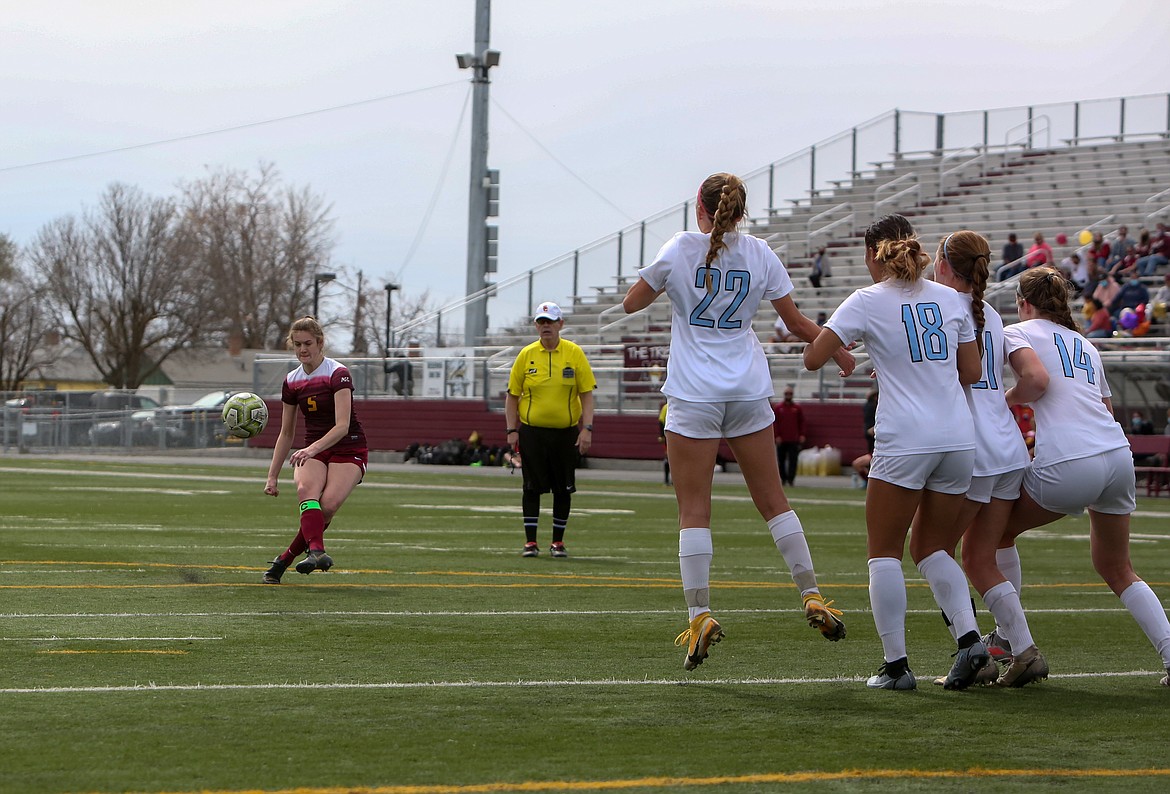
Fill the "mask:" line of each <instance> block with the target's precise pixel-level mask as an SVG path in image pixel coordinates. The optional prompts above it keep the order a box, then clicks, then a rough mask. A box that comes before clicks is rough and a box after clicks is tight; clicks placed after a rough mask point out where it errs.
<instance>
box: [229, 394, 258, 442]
mask: <svg viewBox="0 0 1170 794" xmlns="http://www.w3.org/2000/svg"><path fill="white" fill-rule="evenodd" d="M223 424H224V427H226V428H227V431H228V434H229V435H232V436H235V437H236V438H252V437H253V436H257V435H259V434H260V432H261V431H263V430H264V426H265V425H267V424H268V406H267V405H266V404H265V402H264V400H262V399H261V398H260V396H259V395H256V394H253V393H252V392H250V391H242V392H240V393H239V394H233V395H232V396H231V397H229V398H228V401H227V402H226V403H224V404H223Z"/></svg>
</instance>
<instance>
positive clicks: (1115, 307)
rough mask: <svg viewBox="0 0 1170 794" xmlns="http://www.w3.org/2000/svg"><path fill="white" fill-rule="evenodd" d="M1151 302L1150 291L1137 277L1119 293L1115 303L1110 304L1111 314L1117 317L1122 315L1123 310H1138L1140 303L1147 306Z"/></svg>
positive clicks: (1128, 282) (1127, 283)
mask: <svg viewBox="0 0 1170 794" xmlns="http://www.w3.org/2000/svg"><path fill="white" fill-rule="evenodd" d="M1149 302H1150V291H1149V290H1148V289H1146V285H1145V284H1143V283H1142V280H1141V279H1140V278H1138V277H1137V276H1136V275H1135V276H1132V277H1131V278H1130V279H1129V281H1127V282H1125V284H1124V285H1123V286H1122V287H1121V289H1119V290H1118V291H1117V295H1116V296H1115V297H1114V298H1113V302H1112V303H1110V304H1109V313H1110V314H1112V315H1113V316H1114V317H1116V316H1117V315H1118V314H1120V313H1121V310H1122V309H1136V308H1137V306H1138V304H1139V303H1141V304H1145V303H1149Z"/></svg>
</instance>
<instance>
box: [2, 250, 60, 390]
mask: <svg viewBox="0 0 1170 794" xmlns="http://www.w3.org/2000/svg"><path fill="white" fill-rule="evenodd" d="M42 293H43V290H42V289H41V287H40V285H38V284H37V283H36V282H35V281H34V279H33V278H32V277H31V276H30V275H29V274H28V273H25V272H24V271H23V270H22V269H21V268H20V266H19V263H18V262H17V248H16V244H15V243H14V242H12V240H11V239H10V238H9V237H7V236H6V235H3V234H0V339H3V340H4V343H3V344H0V390H2V391H15V390H16V389H18V388H19V387H20V384H21V383H22V382H23V381H25V380H27V379H28V377H29V375H31V374H32V373H33V372H34V371H35V370H36V369H38V368H39V367H42V366H47V365H48V364H50V363H52V361H53V358H54V356H55V354H56V352H57V349H56V348H55V347H54V346H51V345H46V343H45V342H46V338H47V337H48V336H49V332H50V331H51V330H52V329H53V327H54V322H53V319H52V314H50V313H49V312H48V311H46V309H45V302H44V300H45V299H44V295H43V294H42Z"/></svg>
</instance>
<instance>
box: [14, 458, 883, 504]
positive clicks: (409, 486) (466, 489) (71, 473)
mask: <svg viewBox="0 0 1170 794" xmlns="http://www.w3.org/2000/svg"><path fill="white" fill-rule="evenodd" d="M3 472H14V473H17V474H36V475H58V476H64V477H126V478H136V479H147V480H164V481H171V482H199V483H211V484H213V485H214V484H220V485H222V484H223V483H229V482H230V483H250V484H252V485H255V486H257V488H258V489H262V488H263V484H264V481H263V480H262V479H261V477H260V476H259V475H257V476H254V477H230V476H225V475H210V474H173V473H164V472H134V471H103V472H96V471H75V470H73V469H57V468H45V469H40V468H25V467H21V466H4V467H0V473H3ZM361 487H362V489H363V490H364V489H368V488H374V489H379V490H383V489H384V490H394V491H457V492H459V493H481V494H508V495H512V494H514V493H516V490H517V489H516V487H515V486H514V485H501V486H498V487H494V488H489V487H484V486H475V485H463V484H460V485H425V484H420V483H383V482H364V483H362V485H361ZM589 494H590V495H597V496H615V497H621V498H628V499H653V500H659V501H661V500H667V501H671V502H673V501H675V496H674V491H673V490H669V491H665V492H663V493H641V492H636V491H597V490H592V489H591V490H589ZM713 498H714V499H715V500H716V501H725V502H748V503H750V502H751V497H750V496H748V495H746V494H744V495H742V496H740V495H722V494H715V495H714V496H713ZM789 501H790V502H793V503H798V504H825V505H842V506H844V505H853V506H856V507H859V508H861V507H864V506H865V503H864V501H861V500H858V499H856V498H854V499H803V498H799V497H797V498H790V499H789Z"/></svg>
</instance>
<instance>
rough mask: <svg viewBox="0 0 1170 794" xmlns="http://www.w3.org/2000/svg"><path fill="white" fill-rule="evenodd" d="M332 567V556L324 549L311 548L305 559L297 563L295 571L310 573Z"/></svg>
mask: <svg viewBox="0 0 1170 794" xmlns="http://www.w3.org/2000/svg"><path fill="white" fill-rule="evenodd" d="M332 567H333V558H332V557H330V556H329V555H328V554H326V553H325V550H324V549H313V550H312V551H310V552H309V554H308V556H306V557H305V559H303V560H301V561H300V562H298V563H297V573H303V574H310V573H312V572H313V571H320V572H321V573H325V571H328V570H329V569H330V568H332Z"/></svg>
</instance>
